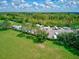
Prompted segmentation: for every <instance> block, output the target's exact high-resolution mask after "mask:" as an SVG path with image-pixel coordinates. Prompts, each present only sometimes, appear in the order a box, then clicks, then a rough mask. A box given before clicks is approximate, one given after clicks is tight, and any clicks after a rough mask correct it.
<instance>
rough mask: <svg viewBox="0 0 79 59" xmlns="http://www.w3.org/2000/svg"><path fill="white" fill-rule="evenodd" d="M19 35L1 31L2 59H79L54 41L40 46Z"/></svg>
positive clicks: (0, 54) (14, 32)
mask: <svg viewBox="0 0 79 59" xmlns="http://www.w3.org/2000/svg"><path fill="white" fill-rule="evenodd" d="M19 33H20V32H17V31H13V30H7V31H0V59H79V56H77V55H74V54H72V53H71V52H69V51H68V50H66V49H65V48H64V47H63V46H59V45H56V44H54V43H53V42H52V41H46V42H44V43H43V44H41V45H40V44H37V43H34V42H33V40H31V39H27V38H25V37H22V38H21V37H18V36H17V35H18V34H19Z"/></svg>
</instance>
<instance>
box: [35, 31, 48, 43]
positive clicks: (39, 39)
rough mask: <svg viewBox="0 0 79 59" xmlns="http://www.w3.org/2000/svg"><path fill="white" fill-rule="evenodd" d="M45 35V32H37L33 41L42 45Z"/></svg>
mask: <svg viewBox="0 0 79 59" xmlns="http://www.w3.org/2000/svg"><path fill="white" fill-rule="evenodd" d="M47 35H48V34H47V33H46V32H45V31H42V30H38V32H37V34H36V37H37V39H35V41H36V42H39V43H43V42H44V41H46V40H47Z"/></svg>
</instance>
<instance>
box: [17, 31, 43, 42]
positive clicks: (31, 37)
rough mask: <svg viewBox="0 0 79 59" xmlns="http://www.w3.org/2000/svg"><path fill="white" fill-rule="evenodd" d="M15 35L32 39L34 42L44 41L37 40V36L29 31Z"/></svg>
mask: <svg viewBox="0 0 79 59" xmlns="http://www.w3.org/2000/svg"><path fill="white" fill-rule="evenodd" d="M16 37H20V38H23V37H25V38H26V39H31V40H33V42H34V43H43V42H44V41H39V39H38V37H36V36H35V35H32V34H29V33H24V32H21V33H19V34H17V36H16Z"/></svg>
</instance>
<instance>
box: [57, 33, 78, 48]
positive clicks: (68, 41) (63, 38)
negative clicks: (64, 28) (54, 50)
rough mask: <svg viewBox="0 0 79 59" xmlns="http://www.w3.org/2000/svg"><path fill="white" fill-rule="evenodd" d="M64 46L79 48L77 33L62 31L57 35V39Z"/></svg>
mask: <svg viewBox="0 0 79 59" xmlns="http://www.w3.org/2000/svg"><path fill="white" fill-rule="evenodd" d="M57 42H59V43H60V44H61V43H63V45H65V46H69V47H73V48H76V49H79V33H62V34H60V35H58V41H57Z"/></svg>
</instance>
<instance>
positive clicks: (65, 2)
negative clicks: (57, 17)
mask: <svg viewBox="0 0 79 59" xmlns="http://www.w3.org/2000/svg"><path fill="white" fill-rule="evenodd" d="M0 12H79V0H0Z"/></svg>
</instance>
